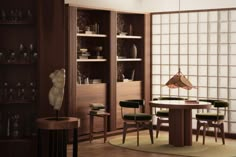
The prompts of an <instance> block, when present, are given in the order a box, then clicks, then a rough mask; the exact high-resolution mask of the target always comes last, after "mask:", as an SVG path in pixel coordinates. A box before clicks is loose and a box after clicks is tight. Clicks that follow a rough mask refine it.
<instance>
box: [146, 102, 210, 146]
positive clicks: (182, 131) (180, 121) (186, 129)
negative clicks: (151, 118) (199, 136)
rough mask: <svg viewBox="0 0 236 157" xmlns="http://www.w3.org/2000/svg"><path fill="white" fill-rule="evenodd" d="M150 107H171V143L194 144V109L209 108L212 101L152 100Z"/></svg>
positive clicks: (174, 144) (180, 144)
mask: <svg viewBox="0 0 236 157" xmlns="http://www.w3.org/2000/svg"><path fill="white" fill-rule="evenodd" d="M150 107H159V108H168V109H169V144H171V145H173V146H177V147H182V146H191V145H192V109H208V108H210V107H211V103H209V102H203V101H185V100H157V101H150Z"/></svg>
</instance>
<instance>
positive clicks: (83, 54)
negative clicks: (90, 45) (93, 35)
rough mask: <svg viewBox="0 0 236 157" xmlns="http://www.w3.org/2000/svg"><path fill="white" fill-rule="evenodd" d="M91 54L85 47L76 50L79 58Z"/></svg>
mask: <svg viewBox="0 0 236 157" xmlns="http://www.w3.org/2000/svg"><path fill="white" fill-rule="evenodd" d="M89 56H91V54H90V52H88V49H87V48H81V49H79V52H78V58H79V59H88V57H89Z"/></svg>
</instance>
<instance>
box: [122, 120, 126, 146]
mask: <svg viewBox="0 0 236 157" xmlns="http://www.w3.org/2000/svg"><path fill="white" fill-rule="evenodd" d="M126 131H127V124H126V122H124V128H123V140H122V143H123V144H124V143H125V138H126Z"/></svg>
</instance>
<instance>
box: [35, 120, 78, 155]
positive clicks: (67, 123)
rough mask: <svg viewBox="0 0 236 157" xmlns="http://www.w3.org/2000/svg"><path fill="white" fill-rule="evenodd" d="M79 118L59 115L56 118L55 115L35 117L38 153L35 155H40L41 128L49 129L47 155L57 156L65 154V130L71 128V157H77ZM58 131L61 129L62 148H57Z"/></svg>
mask: <svg viewBox="0 0 236 157" xmlns="http://www.w3.org/2000/svg"><path fill="white" fill-rule="evenodd" d="M79 122H80V121H79V119H78V118H74V117H59V118H58V119H56V118H55V117H46V118H39V119H37V128H38V153H37V156H38V157H41V156H42V153H41V151H42V150H41V149H42V148H41V147H42V146H41V145H42V141H41V140H42V139H41V130H48V131H49V156H50V157H52V156H54V157H58V156H63V157H66V155H67V151H66V150H67V148H66V145H67V140H66V131H67V130H71V129H73V157H77V151H78V143H77V139H78V127H79ZM59 131H62V137H60V138H61V139H62V147H63V148H62V149H59V148H58V147H59V146H58V145H59V144H60V142H58V134H59Z"/></svg>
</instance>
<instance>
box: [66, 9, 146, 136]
mask: <svg viewBox="0 0 236 157" xmlns="http://www.w3.org/2000/svg"><path fill="white" fill-rule="evenodd" d="M67 10H68V49H69V50H68V52H69V58H68V63H69V76H73V77H71V78H70V80H69V88H70V89H71V90H72V91H71V96H70V98H69V102H70V103H69V104H70V106H69V109H68V112H69V113H68V114H69V115H73V116H77V117H79V118H81V127H80V135H81V134H87V133H89V130H88V124H89V117H88V112H89V104H90V103H93V102H97V103H103V104H105V105H106V110H107V111H108V112H110V113H111V116H110V117H109V122H108V123H109V125H108V126H109V130H110V131H112V130H116V129H118V128H121V127H122V125H121V117H120V108H119V101H121V100H126V99H146V100H147V101H148V100H149V99H150V98H149V97H150V95H149V94H150V92H147V94H146V93H145V91H149V90H150V81H148V79H150V76H145V74H149V71H150V67H148V66H149V65H150V58H149V57H150V50H149V49H148V48H147V47H149V43H148V44H147V45H146V46H145V43H146V42H147V41H146V38H147V37H150V34H149V33H150V32H148V31H147V30H149V27H145V22H146V19H147V18H149V16H147V15H145V14H136V13H123V12H116V11H107V10H94V9H85V8H77V7H73V6H68V9H67ZM99 47H102V51H101V52H98V51H97V50H98V49H99ZM146 55H147V58H146ZM147 78H148V79H147ZM96 125H97V127H96V128H97V130H98V131H99V130H101V129H102V125H103V124H102V123H100V122H97V123H96Z"/></svg>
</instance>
